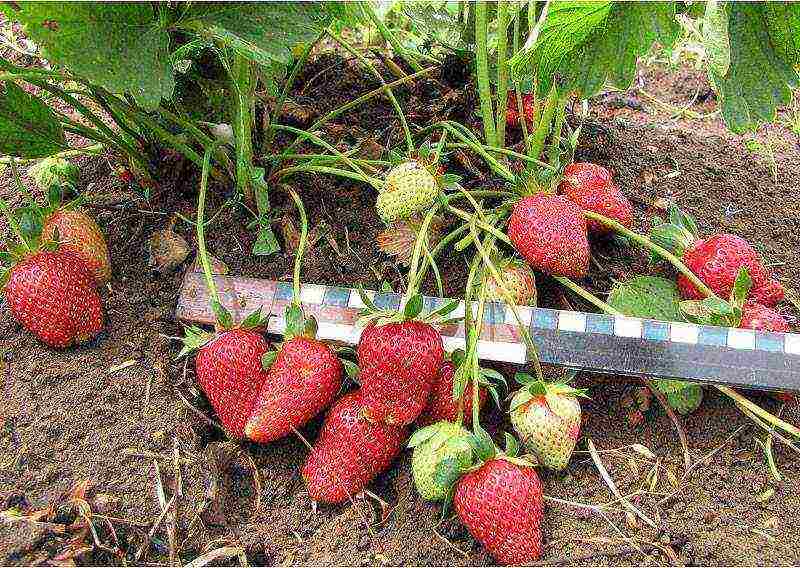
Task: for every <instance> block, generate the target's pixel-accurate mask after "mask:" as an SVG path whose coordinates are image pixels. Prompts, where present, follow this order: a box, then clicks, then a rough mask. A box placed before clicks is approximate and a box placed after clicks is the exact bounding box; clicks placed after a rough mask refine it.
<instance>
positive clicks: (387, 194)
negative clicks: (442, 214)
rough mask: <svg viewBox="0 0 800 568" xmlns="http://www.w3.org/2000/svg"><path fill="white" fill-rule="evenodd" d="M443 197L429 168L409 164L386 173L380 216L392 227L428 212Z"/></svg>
mask: <svg viewBox="0 0 800 568" xmlns="http://www.w3.org/2000/svg"><path fill="white" fill-rule="evenodd" d="M438 196H439V184H438V183H437V182H436V178H435V177H434V176H433V174H431V172H429V171H428V170H427V169H426V168H425V166H423V165H422V164H420V163H419V162H416V161H409V162H405V163H403V164H400V165H399V166H395V167H394V168H393V169H392V170H390V171H389V173H388V174H386V179H385V181H384V185H383V187H382V188H381V191H380V193H379V194H378V202H377V204H376V207H377V209H378V215H380V217H381V219H383V221H384V222H385V223H386V224H387V225H388V224H390V223H393V222H395V221H397V220H398V219H408V218H409V217H410V216H411V215H413V214H414V213H418V212H420V211H423V210H425V209H428V208H429V207H430V206H431V205H433V204H434V202H435V201H436V198H437V197H438Z"/></svg>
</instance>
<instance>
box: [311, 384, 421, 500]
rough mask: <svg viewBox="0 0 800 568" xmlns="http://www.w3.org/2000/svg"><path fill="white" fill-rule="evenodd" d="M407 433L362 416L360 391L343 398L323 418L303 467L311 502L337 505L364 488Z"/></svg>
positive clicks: (393, 453)
mask: <svg viewBox="0 0 800 568" xmlns="http://www.w3.org/2000/svg"><path fill="white" fill-rule="evenodd" d="M406 435H407V430H406V428H404V427H401V426H393V425H390V424H385V423H380V422H370V421H368V420H367V419H366V418H365V417H364V403H363V396H362V392H361V391H356V392H352V393H350V394H347V395H345V396H343V397H342V398H341V399H339V401H338V402H337V403H336V404H334V405H333V407H332V408H331V409H330V411H329V412H328V416H326V417H325V423H324V424H323V425H322V431H321V432H320V434H319V438H318V439H317V442H316V444H314V447H313V449H312V450H311V453H310V454H309V455H308V458H307V459H306V463H305V465H303V469H302V475H303V479H304V480H305V482H306V486H307V487H308V494H309V495H310V497H311V498H312V499H313V500H314V501H323V502H326V503H340V502H342V501H345V500H346V499H348V498H352V496H353V495H355V494H357V493H358V492H360V491H361V490H362V489H364V488H365V487H366V486H367V485H368V484H369V483H370V482H371V481H372V480H373V479H375V477H377V476H378V474H380V473H382V472H383V471H385V470H386V469H388V467H389V466H390V465H391V463H392V461H393V460H394V458H395V457H397V455H398V454H399V453H400V450H401V447H402V444H403V440H405V438H406Z"/></svg>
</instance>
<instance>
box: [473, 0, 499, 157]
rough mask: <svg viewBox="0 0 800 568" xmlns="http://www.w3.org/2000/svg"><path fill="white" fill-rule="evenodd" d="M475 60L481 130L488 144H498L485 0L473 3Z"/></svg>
mask: <svg viewBox="0 0 800 568" xmlns="http://www.w3.org/2000/svg"><path fill="white" fill-rule="evenodd" d="M475 45H476V53H475V62H476V65H477V79H478V95H479V96H480V101H481V117H482V118H483V132H484V138H486V143H487V144H488V145H489V146H498V145H499V144H498V143H497V131H496V128H495V123H494V113H493V111H492V87H491V85H490V84H489V47H488V29H487V22H486V0H478V2H477V3H476V4H475Z"/></svg>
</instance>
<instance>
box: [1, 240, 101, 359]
mask: <svg viewBox="0 0 800 568" xmlns="http://www.w3.org/2000/svg"><path fill="white" fill-rule="evenodd" d="M5 294H6V300H7V301H8V305H9V308H10V309H11V315H13V316H14V318H15V319H16V320H17V321H18V322H19V323H20V324H21V325H22V327H24V328H25V329H27V330H28V331H30V332H31V333H33V334H34V335H36V337H38V338H39V339H40V340H41V341H42V342H44V343H46V344H47V345H49V346H51V347H59V348H63V347H69V346H70V345H73V344H76V343H77V344H82V343H86V342H88V341H89V340H91V339H93V338H94V337H95V336H96V335H97V334H98V333H100V330H101V329H102V327H103V306H102V304H101V302H100V296H99V295H98V294H97V290H96V287H95V282H94V276H93V274H92V273H91V272H90V270H89V268H88V267H87V266H86V263H85V262H84V261H83V260H82V259H81V258H79V257H78V256H76V255H75V254H74V253H72V252H69V251H55V252H50V251H40V252H34V253H31V254H29V255H27V256H25V257H24V258H22V259H21V260H20V261H19V262H18V263H17V264H15V265H14V267H13V268H12V269H11V272H10V275H9V280H8V283H7V285H6V288H5Z"/></svg>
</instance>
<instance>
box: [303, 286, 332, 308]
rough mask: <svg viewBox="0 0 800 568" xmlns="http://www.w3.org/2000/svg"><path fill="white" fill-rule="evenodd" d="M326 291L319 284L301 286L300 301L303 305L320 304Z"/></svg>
mask: <svg viewBox="0 0 800 568" xmlns="http://www.w3.org/2000/svg"><path fill="white" fill-rule="evenodd" d="M326 289H327V288H326V287H325V286H320V285H319V284H303V285H302V286H301V287H300V301H301V302H302V303H303V304H321V303H322V299H323V298H324V297H325V290H326Z"/></svg>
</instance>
